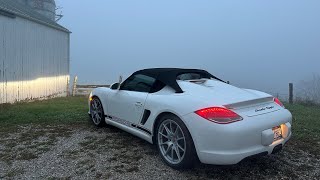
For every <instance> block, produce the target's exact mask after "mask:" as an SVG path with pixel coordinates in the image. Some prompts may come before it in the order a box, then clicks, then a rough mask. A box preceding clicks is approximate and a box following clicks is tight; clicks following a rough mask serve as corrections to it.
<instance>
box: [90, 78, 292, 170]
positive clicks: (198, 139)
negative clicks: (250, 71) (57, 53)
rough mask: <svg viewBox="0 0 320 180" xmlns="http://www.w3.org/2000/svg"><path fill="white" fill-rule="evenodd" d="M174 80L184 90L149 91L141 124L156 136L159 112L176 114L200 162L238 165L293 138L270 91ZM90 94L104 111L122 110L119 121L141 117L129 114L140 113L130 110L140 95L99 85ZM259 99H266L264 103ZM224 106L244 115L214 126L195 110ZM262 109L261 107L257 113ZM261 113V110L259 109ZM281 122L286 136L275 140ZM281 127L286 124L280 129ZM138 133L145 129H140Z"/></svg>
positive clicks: (287, 119)
mask: <svg viewBox="0 0 320 180" xmlns="http://www.w3.org/2000/svg"><path fill="white" fill-rule="evenodd" d="M178 84H179V85H180V87H181V88H182V90H183V91H184V93H178V94H177V93H175V91H174V90H173V89H170V88H168V87H165V88H163V89H162V90H161V91H159V92H156V93H150V94H148V96H147V97H146V101H145V103H144V107H143V109H148V110H150V111H151V114H150V116H149V118H148V121H147V122H146V123H145V124H144V125H141V127H143V128H144V129H146V130H148V131H150V132H152V135H156V133H157V132H155V129H154V125H155V123H156V119H157V117H158V116H159V114H161V113H163V112H166V113H167V112H169V113H172V114H175V115H176V116H177V117H179V118H180V119H181V120H182V122H183V123H184V124H185V125H186V127H187V129H188V130H189V132H190V134H191V136H192V139H193V142H194V145H195V149H196V152H197V155H198V157H199V159H200V161H201V162H202V163H207V164H219V165H230V164H236V163H238V162H240V161H241V160H243V159H244V158H246V157H249V156H252V155H256V154H259V153H268V154H270V153H272V151H273V150H274V148H275V146H277V145H280V144H281V145H282V146H284V145H285V143H286V142H287V141H288V140H289V139H290V137H291V134H292V133H291V124H292V115H291V113H290V112H289V111H288V110H287V109H285V108H283V107H281V106H279V105H277V104H276V103H275V102H273V101H271V102H269V99H270V97H271V95H268V94H265V93H262V92H259V91H253V90H247V89H241V88H238V87H235V86H231V85H228V84H225V83H221V82H219V81H215V80H209V79H208V80H206V83H203V84H196V83H192V82H188V81H178ZM90 96H97V97H98V98H99V99H100V100H101V102H102V105H103V109H104V113H105V115H113V116H120V115H118V114H119V112H121V116H122V117H121V119H123V120H125V121H126V122H130V123H132V124H138V123H139V122H140V120H141V118H140V120H139V121H136V119H135V118H132V117H135V116H136V117H137V116H140V112H139V111H136V110H135V109H134V106H135V104H134V102H136V99H137V98H139V96H140V95H139V96H138V95H137V94H134V93H132V94H131V95H130V96H128V95H127V94H126V92H125V91H124V90H111V89H109V88H97V89H94V90H93V91H92V92H91V94H90ZM89 99H90V98H89ZM260 99H264V100H267V101H268V102H267V103H265V104H264V105H262V104H261V101H259V100H260ZM271 99H272V98H271ZM117 101H122V102H126V103H124V104H116V105H115V104H114V102H117ZM243 102H245V103H243ZM263 102H264V101H263ZM225 104H227V105H233V104H236V105H237V109H232V111H234V112H235V113H237V114H238V115H240V116H241V117H242V118H243V119H242V120H241V121H238V122H233V123H229V124H218V123H215V122H212V121H210V120H207V119H204V118H202V117H201V116H199V115H197V114H196V113H195V111H197V110H199V109H202V108H208V107H224V105H225ZM257 104H258V105H257ZM89 105H90V104H89ZM241 105H244V107H241ZM271 106H273V107H274V109H277V111H269V110H268V108H267V107H271ZM264 107H265V108H264ZM263 108H264V109H265V110H261V111H260V109H263ZM257 109H259V111H258V112H256V113H257V114H255V116H251V117H250V116H248V113H250V114H251V113H252V112H254V111H257ZM262 111H265V113H260V112H262ZM89 112H90V111H89ZM106 122H107V123H108V124H111V125H114V126H116V127H119V128H121V129H124V130H126V131H127V132H130V133H132V134H134V135H136V136H138V137H141V134H138V133H137V132H138V131H139V130H137V129H135V127H130V126H124V125H122V126H120V125H119V123H121V122H120V121H119V122H116V123H111V122H113V120H112V119H107V121H106ZM279 125H281V128H282V129H281V130H282V133H283V134H284V136H283V138H281V139H280V140H276V141H275V140H274V139H273V131H272V128H273V127H276V126H279ZM284 125H285V127H287V128H283V127H284ZM266 130H267V131H266ZM265 132H267V133H265ZM139 133H144V131H140V132H139ZM144 134H145V135H149V134H147V133H144ZM152 135H149V137H148V138H147V139H152ZM145 137H146V136H144V137H142V138H145ZM271 143H272V144H271Z"/></svg>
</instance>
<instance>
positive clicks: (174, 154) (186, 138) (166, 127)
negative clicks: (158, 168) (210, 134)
mask: <svg viewBox="0 0 320 180" xmlns="http://www.w3.org/2000/svg"><path fill="white" fill-rule="evenodd" d="M156 132H157V134H156V144H157V147H158V150H159V152H160V156H161V158H162V159H163V160H164V162H165V163H166V164H168V165H169V166H170V167H172V168H174V169H186V168H191V167H193V165H194V163H195V160H196V151H195V147H194V143H193V140H192V137H191V135H190V133H189V131H188V129H187V127H186V126H185V124H184V123H183V122H182V121H181V120H180V119H179V118H178V117H176V116H174V115H165V116H164V117H162V118H161V119H160V122H159V123H158V126H157V130H156Z"/></svg>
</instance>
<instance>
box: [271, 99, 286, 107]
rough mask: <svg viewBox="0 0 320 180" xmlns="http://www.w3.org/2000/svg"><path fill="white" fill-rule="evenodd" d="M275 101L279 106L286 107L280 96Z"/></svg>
mask: <svg viewBox="0 0 320 180" xmlns="http://www.w3.org/2000/svg"><path fill="white" fill-rule="evenodd" d="M273 101H274V102H275V103H277V104H278V105H279V106H281V107H284V105H283V104H282V102H281V101H280V100H279V99H278V98H274V99H273Z"/></svg>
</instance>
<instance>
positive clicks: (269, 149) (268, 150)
mask: <svg viewBox="0 0 320 180" xmlns="http://www.w3.org/2000/svg"><path fill="white" fill-rule="evenodd" d="M290 137H291V134H290V136H289V137H287V138H286V139H283V140H281V141H279V142H277V143H276V144H272V145H270V146H260V147H257V148H249V149H247V150H246V151H241V150H239V151H233V152H216V151H200V152H199V153H198V156H199V159H200V161H201V162H202V163H205V164H216V165H231V164H237V163H239V162H240V161H242V160H244V159H246V158H248V157H251V156H255V155H259V154H263V155H267V154H272V153H277V152H278V151H279V150H281V149H282V147H283V146H284V145H285V143H286V142H287V141H288V140H289V139H290ZM279 145H281V149H278V148H279V147H280V146H279ZM276 147H277V148H276Z"/></svg>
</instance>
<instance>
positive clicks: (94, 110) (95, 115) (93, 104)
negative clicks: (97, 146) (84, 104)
mask: <svg viewBox="0 0 320 180" xmlns="http://www.w3.org/2000/svg"><path fill="white" fill-rule="evenodd" d="M90 119H91V122H92V123H93V124H94V125H95V126H97V127H103V126H105V125H106V122H105V115H104V110H103V106H102V103H101V101H100V99H99V98H98V97H93V98H92V100H91V101H90ZM99 119H100V120H99Z"/></svg>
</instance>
